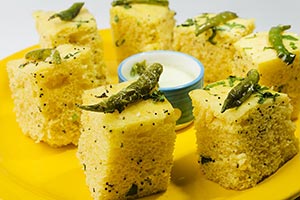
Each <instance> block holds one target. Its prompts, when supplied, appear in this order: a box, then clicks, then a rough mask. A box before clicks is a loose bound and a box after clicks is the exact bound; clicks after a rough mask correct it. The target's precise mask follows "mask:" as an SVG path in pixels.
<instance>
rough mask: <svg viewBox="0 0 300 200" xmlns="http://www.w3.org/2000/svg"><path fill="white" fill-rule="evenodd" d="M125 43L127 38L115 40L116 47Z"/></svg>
mask: <svg viewBox="0 0 300 200" xmlns="http://www.w3.org/2000/svg"><path fill="white" fill-rule="evenodd" d="M124 43H125V39H120V40H117V41H116V42H115V45H116V47H120V46H122V45H123V44H124Z"/></svg>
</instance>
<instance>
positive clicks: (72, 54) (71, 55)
mask: <svg viewBox="0 0 300 200" xmlns="http://www.w3.org/2000/svg"><path fill="white" fill-rule="evenodd" d="M78 53H79V51H76V52H74V53H68V54H67V55H65V56H64V59H69V58H71V57H74V56H75V55H76V54H78Z"/></svg>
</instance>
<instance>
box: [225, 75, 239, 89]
mask: <svg viewBox="0 0 300 200" xmlns="http://www.w3.org/2000/svg"><path fill="white" fill-rule="evenodd" d="M227 80H228V84H229V86H230V87H232V86H233V85H234V82H235V81H237V80H238V81H242V80H243V78H240V77H236V76H229V77H228V78H227Z"/></svg>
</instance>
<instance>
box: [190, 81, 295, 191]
mask: <svg viewBox="0 0 300 200" xmlns="http://www.w3.org/2000/svg"><path fill="white" fill-rule="evenodd" d="M238 82H239V81H237V80H236V81H234V79H233V77H231V78H230V79H228V80H224V81H220V82H216V83H212V84H211V85H208V87H206V88H205V89H206V90H200V89H199V90H194V91H192V92H191V93H190V96H191V98H192V102H193V107H194V109H193V113H194V116H195V122H194V125H195V129H196V138H197V152H198V155H199V164H200V167H201V169H202V171H203V173H204V174H205V176H206V177H207V178H208V179H209V180H212V181H214V182H216V183H218V184H220V185H221V186H223V187H224V188H227V189H234V190H243V189H247V188H250V187H253V186H255V185H257V184H258V183H259V182H261V181H263V180H264V179H265V178H266V177H268V176H270V175H271V174H273V173H274V172H276V171H277V170H278V169H279V168H280V167H281V166H282V165H283V164H284V163H286V162H287V161H288V160H290V159H291V158H292V157H293V156H295V155H296V154H297V152H298V151H299V143H298V139H297V138H296V137H295V135H294V132H295V125H294V123H293V122H292V121H291V113H292V106H291V104H290V99H289V97H288V96H287V95H286V94H283V93H275V92H274V91H271V90H265V88H264V87H262V88H264V89H262V90H261V91H260V93H258V92H255V93H253V94H252V95H251V96H250V97H249V98H248V99H247V100H246V101H245V102H243V103H242V104H241V105H240V106H239V107H236V108H231V109H228V110H226V111H225V112H223V113H221V108H222V106H223V102H224V99H225V98H226V97H227V95H228V93H229V91H230V90H231V89H232V85H236V84H237V83H238Z"/></svg>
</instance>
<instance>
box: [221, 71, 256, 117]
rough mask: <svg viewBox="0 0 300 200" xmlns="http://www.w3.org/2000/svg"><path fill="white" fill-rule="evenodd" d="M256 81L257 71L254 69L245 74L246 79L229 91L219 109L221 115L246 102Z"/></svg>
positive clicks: (254, 87) (253, 89)
mask: <svg viewBox="0 0 300 200" xmlns="http://www.w3.org/2000/svg"><path fill="white" fill-rule="evenodd" d="M258 81H259V73H258V71H257V70H255V69H252V70H250V71H249V72H248V73H247V77H246V78H245V79H244V80H242V81H241V82H240V83H238V84H237V85H236V86H235V87H234V88H232V89H231V90H230V91H229V93H228V95H227V98H226V99H225V101H224V104H223V107H222V109H221V113H223V112H225V110H227V109H229V108H234V107H238V106H240V105H241V104H242V103H243V102H244V101H246V100H247V99H248V98H249V97H250V96H251V94H252V93H253V92H254V91H255V89H256V86H257V85H258Z"/></svg>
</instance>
